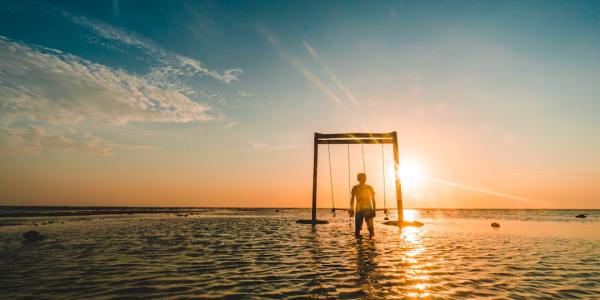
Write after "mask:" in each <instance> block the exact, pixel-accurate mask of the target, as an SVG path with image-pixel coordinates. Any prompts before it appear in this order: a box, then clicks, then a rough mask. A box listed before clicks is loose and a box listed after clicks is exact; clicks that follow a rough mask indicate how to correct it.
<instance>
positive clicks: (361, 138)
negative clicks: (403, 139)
mask: <svg viewBox="0 0 600 300" xmlns="http://www.w3.org/2000/svg"><path fill="white" fill-rule="evenodd" d="M319 144H392V146H393V148H394V174H395V180H396V205H397V207H398V226H402V224H403V221H404V215H403V211H402V190H401V187H400V177H399V174H398V167H399V154H398V134H397V133H396V132H395V131H394V132H388V133H332V134H323V133H318V132H315V136H314V149H313V151H314V152H313V186H312V187H313V190H312V222H311V224H312V225H313V226H315V225H316V224H317V173H318V172H317V167H318V157H319ZM384 180H385V178H384ZM384 192H385V191H384Z"/></svg>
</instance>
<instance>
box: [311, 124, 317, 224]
mask: <svg viewBox="0 0 600 300" xmlns="http://www.w3.org/2000/svg"><path fill="white" fill-rule="evenodd" d="M318 141H319V133H317V132H315V138H314V150H313V184H312V221H311V224H312V226H316V225H317V173H318V172H317V166H318V162H319V143H318Z"/></svg>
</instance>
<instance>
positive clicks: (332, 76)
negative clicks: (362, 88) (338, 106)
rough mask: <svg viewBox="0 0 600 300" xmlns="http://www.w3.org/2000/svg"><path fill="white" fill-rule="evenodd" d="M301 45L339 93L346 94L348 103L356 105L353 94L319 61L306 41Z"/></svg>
mask: <svg viewBox="0 0 600 300" xmlns="http://www.w3.org/2000/svg"><path fill="white" fill-rule="evenodd" d="M302 44H303V45H304V49H306V51H308V53H310V55H311V56H312V57H313V58H314V59H315V60H316V61H317V62H318V63H319V65H321V68H322V69H323V71H325V73H326V74H327V76H328V77H329V79H331V81H333V83H334V84H335V85H336V86H337V88H338V89H339V90H340V91H341V92H343V93H344V94H346V97H348V99H349V100H350V101H352V103H354V104H356V105H358V100H356V97H354V94H352V92H350V90H349V89H348V88H347V87H346V86H345V85H344V84H343V83H342V81H341V80H340V79H339V78H338V76H337V75H336V74H335V73H334V72H333V71H332V70H331V69H330V68H329V67H328V66H327V65H326V64H325V63H323V62H322V61H321V59H320V58H319V54H318V53H317V51H316V50H315V49H314V48H313V47H312V46H311V45H310V44H309V43H308V42H307V41H302Z"/></svg>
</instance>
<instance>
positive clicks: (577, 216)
mask: <svg viewBox="0 0 600 300" xmlns="http://www.w3.org/2000/svg"><path fill="white" fill-rule="evenodd" d="M575 218H580V219H585V218H587V214H578V215H576V216H575Z"/></svg>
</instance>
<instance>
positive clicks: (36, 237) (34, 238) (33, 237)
mask: <svg viewBox="0 0 600 300" xmlns="http://www.w3.org/2000/svg"><path fill="white" fill-rule="evenodd" d="M45 238H46V237H45V236H43V235H41V234H40V233H39V232H37V231H35V230H30V231H27V232H24V233H23V239H25V242H28V243H34V242H39V241H41V240H43V239H45Z"/></svg>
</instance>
